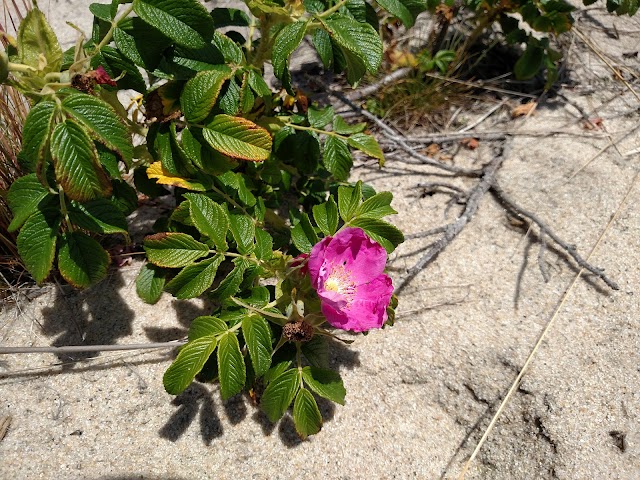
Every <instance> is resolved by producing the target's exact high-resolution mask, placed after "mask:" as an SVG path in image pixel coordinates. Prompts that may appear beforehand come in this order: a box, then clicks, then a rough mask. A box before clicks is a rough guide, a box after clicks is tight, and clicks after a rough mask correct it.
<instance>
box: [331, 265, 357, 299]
mask: <svg viewBox="0 0 640 480" xmlns="http://www.w3.org/2000/svg"><path fill="white" fill-rule="evenodd" d="M324 288H325V290H330V291H332V292H336V293H337V294H339V295H342V296H343V297H345V300H346V301H347V304H349V303H351V301H352V300H353V298H354V297H355V295H356V284H355V283H354V281H353V280H352V279H351V275H350V272H348V271H347V270H346V269H345V268H344V266H343V265H338V266H334V267H333V268H332V270H331V273H330V274H329V276H328V277H327V279H326V280H325V282H324Z"/></svg>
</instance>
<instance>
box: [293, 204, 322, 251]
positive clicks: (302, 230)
mask: <svg viewBox="0 0 640 480" xmlns="http://www.w3.org/2000/svg"><path fill="white" fill-rule="evenodd" d="M291 240H292V241H293V244H294V245H295V246H296V248H297V249H298V250H300V251H301V252H303V253H309V252H311V249H312V248H313V246H314V245H315V244H316V243H318V235H317V234H316V231H315V230H314V229H313V226H312V225H311V222H310V221H309V216H308V215H307V214H306V213H304V212H302V213H301V214H300V221H299V222H298V223H297V224H296V225H295V226H294V227H293V228H292V229H291Z"/></svg>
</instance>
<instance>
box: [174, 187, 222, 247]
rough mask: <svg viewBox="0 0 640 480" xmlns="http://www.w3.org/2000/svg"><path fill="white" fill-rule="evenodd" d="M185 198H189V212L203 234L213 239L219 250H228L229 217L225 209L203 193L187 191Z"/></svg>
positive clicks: (194, 223)
mask: <svg viewBox="0 0 640 480" xmlns="http://www.w3.org/2000/svg"><path fill="white" fill-rule="evenodd" d="M184 198H186V199H187V200H189V212H190V217H191V220H192V222H193V225H194V226H195V227H196V228H197V229H198V231H199V232H200V233H201V234H203V235H205V236H207V237H209V238H210V239H211V240H213V242H214V243H215V245H216V247H217V248H218V249H219V250H223V251H226V250H227V241H226V237H227V230H229V219H228V217H227V214H226V213H225V210H224V209H223V208H222V207H221V206H220V205H218V204H217V203H215V202H214V201H213V200H211V199H210V198H209V197H207V196H205V195H202V194H196V193H185V194H184Z"/></svg>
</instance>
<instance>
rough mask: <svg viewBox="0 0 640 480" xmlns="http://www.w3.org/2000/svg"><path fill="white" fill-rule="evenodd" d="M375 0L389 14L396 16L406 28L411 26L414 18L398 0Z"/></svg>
mask: <svg viewBox="0 0 640 480" xmlns="http://www.w3.org/2000/svg"><path fill="white" fill-rule="evenodd" d="M376 2H377V3H378V5H380V6H381V7H382V8H384V9H385V10H386V11H387V12H389V13H390V14H391V15H393V16H394V17H397V18H398V19H399V20H400V21H401V22H402V23H403V24H404V26H405V27H406V28H411V27H413V24H414V22H415V18H414V17H413V15H411V12H410V11H409V9H408V8H407V7H405V6H404V5H403V4H402V2H401V1H400V0H376Z"/></svg>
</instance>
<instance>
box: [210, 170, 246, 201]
mask: <svg viewBox="0 0 640 480" xmlns="http://www.w3.org/2000/svg"><path fill="white" fill-rule="evenodd" d="M216 180H217V181H219V182H220V183H221V184H222V185H224V186H225V187H229V188H231V189H233V190H235V191H236V192H237V193H238V198H239V199H240V201H241V202H242V203H243V204H245V205H246V206H247V207H253V206H254V205H255V204H256V197H255V196H254V195H253V193H251V190H249V188H248V187H247V183H246V181H245V177H244V176H243V175H242V174H241V173H239V172H226V173H223V174H222V175H218V176H217V177H216Z"/></svg>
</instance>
